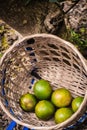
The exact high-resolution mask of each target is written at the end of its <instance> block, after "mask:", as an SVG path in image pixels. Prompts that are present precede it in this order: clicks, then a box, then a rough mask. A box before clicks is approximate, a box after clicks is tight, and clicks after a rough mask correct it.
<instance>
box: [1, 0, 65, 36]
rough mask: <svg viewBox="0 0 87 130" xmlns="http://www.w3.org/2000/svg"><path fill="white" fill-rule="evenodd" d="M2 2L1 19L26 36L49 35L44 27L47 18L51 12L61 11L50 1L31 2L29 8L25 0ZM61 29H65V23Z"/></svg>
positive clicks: (32, 0) (6, 0) (33, 0)
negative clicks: (35, 34)
mask: <svg viewBox="0 0 87 130" xmlns="http://www.w3.org/2000/svg"><path fill="white" fill-rule="evenodd" d="M0 2H1V4H0V18H1V19H3V20H4V21H5V22H6V23H7V24H9V25H10V26H12V27H13V28H15V29H16V30H17V31H18V32H19V33H21V34H22V35H24V36H25V35H28V34H34V33H44V32H45V33H47V31H46V29H45V26H44V20H45V19H46V16H47V15H48V13H49V12H51V13H52V12H55V10H59V7H58V6H57V5H56V4H55V3H53V2H52V3H51V2H49V1H48V0H45V1H44V2H43V1H42V0H36V1H35V0H31V1H30V3H29V4H28V5H27V6H26V5H25V1H24V0H10V1H9V0H5V1H3V0H1V1H0ZM43 5H44V6H43ZM61 28H63V30H64V29H65V25H64V23H62V24H61ZM58 29H59V28H58ZM61 30H62V29H61ZM58 32H60V31H58ZM60 33H61V32H60Z"/></svg>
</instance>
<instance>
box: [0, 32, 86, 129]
mask: <svg viewBox="0 0 87 130" xmlns="http://www.w3.org/2000/svg"><path fill="white" fill-rule="evenodd" d="M0 69H1V73H0V78H1V84H0V89H1V91H0V105H1V107H2V109H3V110H4V112H5V113H7V115H8V116H9V117H10V118H11V119H12V120H14V121H15V122H17V123H18V124H20V125H23V126H26V127H28V128H31V129H32V128H33V129H37V130H39V129H41V130H42V129H43V130H49V129H53V130H56V129H57V130H58V129H61V128H64V127H66V126H69V125H71V124H73V123H74V122H76V121H77V120H78V119H79V118H80V117H81V116H82V114H83V113H84V111H85V109H86V102H87V91H86V89H87V67H86V63H85V60H84V58H83V57H82V55H81V54H80V53H79V51H78V50H77V49H76V48H75V47H74V46H73V45H72V44H70V43H69V42H67V41H65V40H62V39H61V38H59V37H57V36H54V35H50V34H35V35H31V36H28V37H25V38H23V39H22V40H21V41H18V42H17V43H15V44H14V45H12V46H11V47H10V48H9V49H8V50H7V51H6V53H5V54H4V55H3V57H2V59H1V61H0ZM40 78H42V79H46V80H48V81H49V82H50V83H51V85H52V86H53V90H55V89H57V88H59V87H66V88H67V89H69V90H70V91H71V93H72V95H73V97H76V96H83V97H84V100H83V102H82V104H81V106H80V108H79V109H78V111H77V112H76V113H75V114H73V115H72V117H71V118H69V119H67V120H66V121H65V122H63V123H60V124H55V123H54V121H53V119H50V120H49V121H42V120H39V119H38V118H37V117H36V116H35V114H34V113H27V112H24V111H22V109H21V108H20V106H19V98H20V96H21V95H22V94H24V93H27V92H31V93H33V89H32V88H33V84H34V83H35V82H36V81H37V80H39V79H40Z"/></svg>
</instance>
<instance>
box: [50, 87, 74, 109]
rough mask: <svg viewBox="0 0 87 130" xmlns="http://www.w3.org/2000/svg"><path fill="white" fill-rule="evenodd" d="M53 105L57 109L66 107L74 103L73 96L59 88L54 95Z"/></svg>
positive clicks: (52, 98)
mask: <svg viewBox="0 0 87 130" xmlns="http://www.w3.org/2000/svg"><path fill="white" fill-rule="evenodd" d="M51 101H52V103H53V104H54V105H55V106H57V107H66V106H68V105H69V104H70V103H71V101H72V96H71V93H70V92H69V90H67V89H66V88H59V89H57V90H55V91H54V92H53V93H52V96H51Z"/></svg>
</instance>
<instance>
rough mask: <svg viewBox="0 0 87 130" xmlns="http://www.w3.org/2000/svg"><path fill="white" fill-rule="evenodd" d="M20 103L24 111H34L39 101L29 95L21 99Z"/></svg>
mask: <svg viewBox="0 0 87 130" xmlns="http://www.w3.org/2000/svg"><path fill="white" fill-rule="evenodd" d="M19 103H20V106H21V108H22V109H23V110H24V111H33V110H34V108H35V105H36V103H37V100H36V97H35V96H34V95H33V94H30V93H27V94H24V95H22V96H21V97H20V99H19Z"/></svg>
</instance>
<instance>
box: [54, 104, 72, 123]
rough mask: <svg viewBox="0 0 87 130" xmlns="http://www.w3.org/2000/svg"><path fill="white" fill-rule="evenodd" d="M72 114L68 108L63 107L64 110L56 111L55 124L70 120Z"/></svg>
mask: <svg viewBox="0 0 87 130" xmlns="http://www.w3.org/2000/svg"><path fill="white" fill-rule="evenodd" d="M72 114H73V111H72V109H70V108H67V107H65V108H59V109H57V111H56V112H55V116H54V119H55V123H56V124H58V123H62V122H64V121H65V120H67V119H68V118H70V117H71V116H72Z"/></svg>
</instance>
